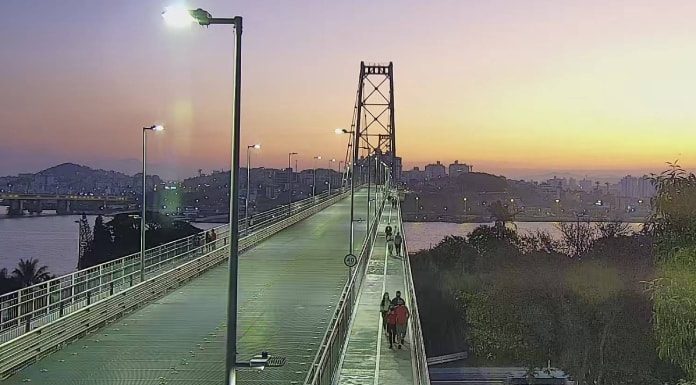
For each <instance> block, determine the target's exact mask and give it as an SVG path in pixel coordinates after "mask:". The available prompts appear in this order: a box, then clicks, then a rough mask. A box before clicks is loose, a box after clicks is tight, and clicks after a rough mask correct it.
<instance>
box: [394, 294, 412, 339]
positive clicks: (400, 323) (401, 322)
mask: <svg viewBox="0 0 696 385" xmlns="http://www.w3.org/2000/svg"><path fill="white" fill-rule="evenodd" d="M409 316H410V314H409V312H408V307H406V304H401V305H397V306H396V307H395V308H394V318H395V321H396V343H397V344H398V345H399V349H401V345H403V344H404V338H405V337H406V325H407V323H408V317H409Z"/></svg>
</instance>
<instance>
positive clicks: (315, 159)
mask: <svg viewBox="0 0 696 385" xmlns="http://www.w3.org/2000/svg"><path fill="white" fill-rule="evenodd" d="M319 159H321V155H317V156H315V157H314V172H312V177H313V179H314V181H313V182H312V196H316V195H317V160H319Z"/></svg>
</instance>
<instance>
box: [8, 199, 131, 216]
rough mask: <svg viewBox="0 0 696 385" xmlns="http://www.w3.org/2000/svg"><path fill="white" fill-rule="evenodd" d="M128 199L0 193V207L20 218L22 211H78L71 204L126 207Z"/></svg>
mask: <svg viewBox="0 0 696 385" xmlns="http://www.w3.org/2000/svg"><path fill="white" fill-rule="evenodd" d="M131 202H132V201H131V199H130V198H129V197H125V196H116V195H80V194H30V193H0V206H9V211H8V214H9V215H12V216H20V215H23V214H24V211H25V210H26V211H28V212H29V213H37V214H38V213H41V212H42V211H43V210H56V213H58V214H71V213H74V212H77V211H79V210H80V209H79V208H78V209H76V208H74V207H72V206H73V204H74V203H75V204H78V205H80V207H82V208H84V206H94V205H102V206H107V205H128V204H130V203H131Z"/></svg>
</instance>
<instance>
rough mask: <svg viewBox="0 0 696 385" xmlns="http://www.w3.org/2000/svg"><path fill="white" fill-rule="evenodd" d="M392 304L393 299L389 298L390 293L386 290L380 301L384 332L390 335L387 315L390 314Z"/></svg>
mask: <svg viewBox="0 0 696 385" xmlns="http://www.w3.org/2000/svg"><path fill="white" fill-rule="evenodd" d="M390 306H391V300H390V299H389V293H387V292H385V293H384V295H383V296H382V302H380V303H379V312H380V313H381V314H382V329H384V333H385V334H387V335H389V331H388V330H387V315H388V314H389V307H390Z"/></svg>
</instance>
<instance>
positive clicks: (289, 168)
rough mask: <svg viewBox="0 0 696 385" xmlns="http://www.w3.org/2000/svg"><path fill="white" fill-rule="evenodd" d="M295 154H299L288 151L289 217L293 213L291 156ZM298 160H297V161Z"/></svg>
mask: <svg viewBox="0 0 696 385" xmlns="http://www.w3.org/2000/svg"><path fill="white" fill-rule="evenodd" d="M293 155H297V153H296V152H289V153H288V217H289V216H290V214H291V213H292V211H291V208H290V205H291V204H292V165H291V163H290V158H291V157H292V156H293ZM295 162H297V161H295Z"/></svg>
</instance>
